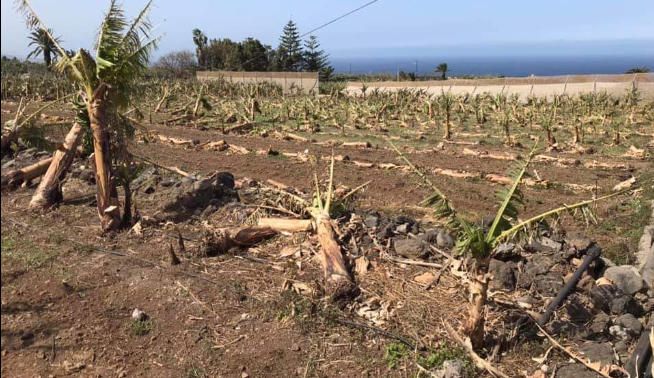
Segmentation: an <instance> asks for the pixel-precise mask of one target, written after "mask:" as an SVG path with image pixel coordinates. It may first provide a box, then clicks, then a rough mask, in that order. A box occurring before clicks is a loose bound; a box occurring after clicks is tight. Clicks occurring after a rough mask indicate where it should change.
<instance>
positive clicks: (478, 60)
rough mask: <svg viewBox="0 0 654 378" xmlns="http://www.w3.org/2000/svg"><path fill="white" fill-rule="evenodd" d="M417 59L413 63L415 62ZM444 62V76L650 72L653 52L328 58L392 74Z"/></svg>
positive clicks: (362, 70)
mask: <svg viewBox="0 0 654 378" xmlns="http://www.w3.org/2000/svg"><path fill="white" fill-rule="evenodd" d="M416 62H417V64H416ZM443 62H445V63H447V65H448V68H449V72H448V76H463V75H475V76H529V75H536V76H554V75H581V74H587V75H592V74H621V73H624V72H625V71H627V70H629V69H631V68H634V67H643V66H645V67H648V68H649V69H650V70H652V71H653V72H654V55H649V54H643V55H629V56H622V55H621V56H600V55H595V56H589V55H586V56H570V55H567V56H559V57H556V56H547V57H542V56H541V57H537V56H505V57H470V56H466V57H448V58H438V57H415V58H409V57H398V58H392V57H379V58H375V57H365V58H364V57H356V58H338V57H336V58H331V64H332V66H333V67H334V69H335V71H336V73H352V74H380V73H386V74H391V75H395V74H396V73H397V71H398V70H400V71H405V72H414V71H415V70H416V67H417V72H418V73H419V74H420V75H424V74H434V68H436V66H437V65H438V64H439V63H443Z"/></svg>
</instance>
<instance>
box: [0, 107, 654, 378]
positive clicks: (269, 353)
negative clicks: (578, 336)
mask: <svg viewBox="0 0 654 378" xmlns="http://www.w3.org/2000/svg"><path fill="white" fill-rule="evenodd" d="M5 110H6V111H5ZM11 110H12V106H11V105H5V104H3V113H2V122H3V123H4V121H5V120H6V119H8V117H11ZM54 114H55V115H63V116H68V114H67V113H66V112H55V113H54ZM147 130H148V132H150V133H155V134H159V135H165V136H168V137H175V138H182V139H197V140H199V142H200V143H204V142H208V141H216V140H220V139H224V140H225V141H226V142H227V143H228V144H233V145H237V146H242V147H245V148H247V149H248V150H250V151H252V152H251V153H247V154H238V153H233V152H227V151H222V152H219V151H205V150H201V149H198V148H195V147H184V146H175V145H171V144H165V143H162V142H156V141H155V142H152V141H151V142H149V143H144V142H143V141H142V139H139V140H138V141H137V142H135V143H134V144H133V146H132V147H131V148H132V151H133V152H134V153H135V154H136V155H137V156H141V157H144V158H147V159H149V160H152V161H156V162H157V163H158V164H160V165H164V166H176V167H178V168H180V169H182V170H185V171H187V172H192V173H198V174H201V175H210V174H212V173H214V172H217V171H228V172H231V173H233V174H234V176H235V177H236V179H237V180H239V179H241V180H242V179H243V178H249V179H252V180H256V181H260V182H265V181H266V180H267V179H274V180H275V181H278V182H281V183H283V184H286V185H289V186H291V187H294V188H296V189H298V190H300V191H302V192H304V193H307V194H308V193H310V192H311V191H312V182H313V181H312V180H313V173H314V172H315V171H316V170H317V171H318V172H321V173H322V172H324V171H325V169H324V167H325V162H324V161H322V160H320V161H319V162H318V164H317V167H312V165H311V164H309V163H307V162H302V161H299V160H296V159H292V158H288V157H283V156H272V155H267V154H258V153H256V151H258V150H269V149H272V150H275V151H280V152H281V151H283V152H295V153H297V152H304V151H305V150H308V151H307V152H308V155H316V156H329V155H330V154H331V153H332V151H333V152H334V154H337V155H347V156H348V157H349V159H350V161H342V162H340V161H339V162H337V163H336V168H335V181H336V184H337V185H346V186H348V187H350V188H354V187H356V186H358V185H361V184H363V183H366V182H368V181H370V184H369V185H368V186H367V187H366V188H365V190H364V191H362V192H361V193H360V194H359V195H358V197H357V201H356V203H355V207H356V209H357V212H358V213H361V214H363V213H364V212H367V211H381V212H383V213H385V214H388V215H398V214H408V215H410V216H412V217H415V218H417V219H419V220H421V221H425V222H431V221H433V218H432V215H431V213H430V212H429V211H427V209H424V208H422V207H420V206H418V205H419V202H420V201H421V200H422V199H423V198H424V197H425V196H426V195H427V194H428V190H427V189H426V188H424V187H423V186H422V185H421V184H420V181H419V180H418V179H416V178H415V177H414V176H413V175H412V174H411V173H410V172H407V171H405V170H402V169H382V168H378V167H372V168H364V167H359V166H357V165H355V164H353V163H352V161H353V160H356V161H362V162H370V163H394V164H397V165H401V164H402V162H401V161H400V160H399V159H398V157H397V154H396V153H394V152H393V151H392V150H390V149H389V148H388V146H387V145H386V144H384V143H380V142H378V141H375V143H373V146H372V147H371V148H353V147H342V146H336V147H334V148H331V147H327V146H321V145H316V144H312V143H303V142H297V141H286V140H280V139H277V138H274V137H273V136H268V137H265V138H264V137H261V136H235V135H223V134H222V133H221V132H220V131H217V130H211V129H210V130H198V129H195V128H191V127H171V126H164V125H163V124H153V125H147ZM326 131H327V130H326ZM302 134H303V135H304V136H307V137H316V138H317V139H348V138H347V137H340V136H338V134H337V131H336V130H334V131H333V133H332V134H327V133H322V134H320V133H319V134H316V135H311V134H307V133H302ZM361 137H363V138H365V137H366V136H365V135H363V136H360V135H359V136H356V138H353V139H357V140H359V139H360V138H361ZM375 137H376V136H375ZM430 138H432V136H431V135H429V134H427V139H426V140H423V141H421V142H420V143H424V144H430V143H432V142H431V139H430ZM473 139H474V138H459V139H457V140H473ZM477 139H479V138H477ZM381 140H383V139H381ZM404 144H405V147H411V146H412V145H413V146H415V144H412V143H408V142H407V143H404ZM464 147H469V146H462V145H446V146H445V148H444V150H437V151H436V150H432V151H430V152H420V151H419V148H417V147H416V148H413V150H415V151H413V152H412V150H411V149H408V150H407V151H408V152H407V153H406V155H407V157H408V158H409V159H410V160H411V161H413V162H414V163H415V164H416V165H418V166H420V167H421V168H422V169H424V170H425V171H428V172H429V171H432V170H433V169H435V168H441V169H451V170H457V171H468V172H481V173H484V174H489V173H493V174H504V173H505V172H506V170H507V168H508V167H509V165H510V162H507V161H502V160H493V159H480V158H477V157H471V156H467V155H464V154H463V153H462V150H463V148H464ZM639 147H641V146H639ZM470 148H473V149H476V150H484V151H488V152H491V153H502V152H512V153H518V154H522V155H524V154H527V153H528V147H522V148H511V149H510V150H508V151H507V149H506V148H504V147H502V146H498V145H496V144H495V145H494V144H486V145H478V146H473V147H470ZM416 151H417V152H416ZM550 155H552V156H563V157H568V158H569V157H574V158H577V159H579V160H580V162H581V163H583V162H585V161H591V160H594V161H598V162H607V163H624V164H627V165H629V166H630V168H629V169H626V170H625V169H590V168H585V167H584V165H583V164H580V165H577V166H570V167H562V166H557V165H553V164H550V163H536V164H534V165H533V166H532V170H534V171H536V174H537V175H538V176H540V177H541V178H542V179H544V180H547V181H548V182H552V183H558V184H561V183H563V184H565V183H574V184H581V185H586V186H594V187H596V188H597V189H596V190H592V191H584V190H577V191H575V190H570V189H569V188H566V187H565V186H562V185H553V186H551V187H550V188H538V187H527V188H525V190H524V192H525V210H524V215H525V216H527V215H531V214H535V213H537V212H540V211H543V210H546V209H549V208H552V207H555V206H559V205H561V204H571V203H573V202H577V201H579V200H583V199H587V198H590V197H591V196H593V194H603V193H607V192H609V191H610V190H611V188H612V187H613V186H614V185H616V184H618V183H619V182H621V181H623V180H625V179H627V178H629V177H630V176H631V175H635V176H636V177H641V176H643V175H645V176H646V175H647V174H648V173H649V174H651V161H640V160H634V159H627V158H616V157H615V156H605V155H601V154H596V155H572V154H569V153H552V154H550ZM79 164H83V162H81V163H78V165H79ZM532 173H533V172H532ZM431 177H432V178H433V179H434V182H435V183H436V184H437V185H438V186H439V187H441V188H442V189H443V191H444V192H445V193H446V194H447V195H448V196H450V197H451V199H452V201H453V203H454V204H455V205H456V206H457V208H458V209H460V210H461V211H463V212H464V213H465V214H466V215H467V216H468V217H469V218H471V219H480V218H481V217H483V216H485V215H487V214H491V213H492V212H493V211H494V210H495V206H496V203H497V201H496V199H495V197H494V192H495V191H496V190H497V189H498V188H499V187H500V186H499V185H497V184H492V183H490V182H488V181H487V180H484V179H477V178H475V179H461V178H454V177H447V176H442V175H432V176H431ZM643 177H644V176H643ZM67 187H68V188H69V189H70V191H69V192H67V194H66V192H65V194H66V199H65V201H64V203H62V204H61V205H60V206H58V207H57V208H56V209H54V210H52V211H50V212H47V213H45V214H33V213H31V212H28V211H27V210H26V209H27V204H28V202H29V199H30V196H31V194H32V191H33V188H32V187H25V188H21V189H19V190H16V191H13V192H6V193H3V194H2V375H3V376H7V377H9V376H16V377H34V376H43V377H45V376H65V375H76V376H103V377H107V376H109V377H111V376H119V377H122V376H143V377H146V376H147V377H155V376H156V377H180V376H182V377H204V376H206V377H235V376H241V377H245V376H251V377H263V376H269V377H277V376H299V377H310V376H318V377H337V376H338V377H341V376H348V377H349V376H375V377H377V376H398V377H404V376H416V374H417V373H418V368H417V366H416V359H417V358H418V357H417V356H419V355H427V354H429V353H430V352H429V351H430V350H438V348H441V347H442V345H443V343H450V344H451V340H450V341H448V340H449V338H448V336H447V333H446V332H445V330H444V328H443V321H444V320H447V321H448V322H450V323H452V324H453V325H455V326H458V325H460V324H461V322H462V321H463V320H464V316H463V315H462V314H464V312H465V309H466V301H467V298H466V290H465V286H463V285H462V284H461V282H460V281H459V279H458V278H457V277H453V276H451V275H449V274H444V275H443V277H442V280H441V281H440V283H439V284H438V285H435V286H433V287H432V288H431V289H429V290H424V288H423V285H421V284H418V283H416V282H415V281H414V280H413V277H415V276H416V275H418V274H421V273H424V272H427V271H431V272H434V271H435V270H434V269H430V268H424V267H417V266H411V265H398V264H393V263H391V262H388V261H384V260H381V259H379V258H378V256H379V252H378V251H375V248H374V247H373V246H372V245H366V246H362V250H361V251H358V252H354V251H349V254H350V257H356V256H357V254H358V255H361V256H363V255H365V256H367V257H368V258H369V260H370V262H371V266H370V269H369V271H368V273H367V274H365V275H360V276H359V275H357V277H356V279H357V284H358V285H359V287H360V288H361V291H362V296H361V298H360V299H359V300H358V303H357V304H356V305H352V304H350V305H346V306H344V307H343V306H341V307H339V306H337V305H335V304H332V303H330V302H329V301H328V300H326V299H324V298H323V297H322V296H321V295H320V290H321V285H322V284H321V281H322V273H321V271H320V265H319V263H318V262H317V261H316V259H315V258H314V256H315V251H317V241H316V240H315V239H314V237H313V236H311V235H304V234H301V235H291V236H289V235H280V236H278V237H275V238H274V239H272V240H270V241H268V242H266V243H264V244H262V245H260V246H257V247H255V248H250V249H249V250H247V251H245V250H239V251H234V252H233V253H229V254H226V255H222V256H218V257H212V258H202V257H199V256H196V255H194V254H193V253H192V252H191V251H192V250H194V249H195V248H196V247H197V245H198V243H197V241H198V240H199V238H200V237H201V235H202V230H203V226H202V220H203V219H201V218H199V217H198V216H195V217H190V218H188V219H186V220H183V221H180V222H178V223H177V224H172V223H165V222H150V223H144V227H143V234H142V236H139V235H136V234H135V233H133V232H122V233H118V234H116V235H113V236H100V228H99V222H98V219H97V214H96V209H95V206H94V204H93V200H94V199H93V193H94V186H93V185H90V184H88V183H85V182H83V181H81V180H79V179H77V178H71V179H70V180H69V182H68V183H67ZM242 200H243V203H245V204H246V205H253V206H255V207H256V205H257V202H256V198H247V197H243V198H242ZM248 201H251V202H248ZM136 202H137V204H138V207H139V211H140V212H141V213H142V214H143V215H145V216H149V217H152V216H153V215H155V214H156V213H157V211H159V210H160V205H161V203H160V202H159V199H158V198H157V197H148V196H147V195H145V194H142V193H139V194H137V197H136ZM239 209H240V210H239ZM238 211H242V209H241V208H231V207H225V208H223V209H220V210H219V211H218V212H217V213H215V214H214V215H212V216H211V217H210V218H208V219H207V221H208V222H210V224H211V226H213V227H228V226H235V225H238V222H235V221H234V219H235V218H237V217H236V215H238V214H236V213H237V212H238ZM637 211H639V210H638V209H635V208H634V206H633V204H632V199H629V198H627V199H625V198H618V199H615V200H611V201H608V202H606V203H603V204H602V205H600V206H599V207H598V208H597V214H598V216H599V218H600V219H601V220H602V221H601V223H600V225H599V226H591V227H588V228H586V227H583V225H581V226H580V225H578V224H575V223H573V222H570V221H569V220H568V221H565V222H564V223H563V226H564V228H565V229H566V230H567V231H568V232H570V233H580V234H583V235H586V236H588V237H590V238H591V239H594V240H596V241H598V243H599V244H600V245H602V246H603V247H604V248H605V250H608V251H612V252H611V253H615V258H624V259H625V261H627V260H628V259H629V258H630V257H629V256H630V253H631V251H633V249H634V248H635V247H636V245H634V244H633V243H634V235H633V232H635V231H634V230H638V229H639V228H640V227H641V225H640V224H638V221H633V219H634V214H635V212H637ZM177 229H179V230H180V231H181V233H182V234H183V235H184V236H185V237H187V238H188V239H189V240H188V241H187V243H186V246H187V250H188V251H187V252H186V253H183V252H180V251H179V250H178V252H177V253H178V256H179V257H180V259H181V260H182V264H181V265H178V266H170V264H169V263H168V249H169V246H170V245H171V244H173V245H175V248H176V250H177V247H176V245H177V241H176V239H175V235H176V234H177V231H176V230H177ZM289 247H296V248H299V249H300V252H296V253H295V254H293V255H292V256H287V255H285V254H284V253H282V252H283V251H284V250H285V248H289ZM295 284H302V285H298V286H294V285H295ZM303 285H305V286H303ZM306 287H308V288H310V289H311V291H313V293H312V294H311V293H307V292H302V290H303V288H304V289H305V288H306ZM294 288H295V289H294ZM366 301H372V302H376V304H375V306H371V307H372V308H373V309H374V310H375V311H377V312H380V311H379V308H385V309H387V312H388V314H387V316H386V318H385V319H384V322H383V323H382V324H378V325H376V324H374V323H371V322H370V321H368V320H369V319H366V318H364V317H362V316H360V315H357V310H358V309H360V308H361V307H362V305H363V304H364V303H366ZM498 306H499V305H497V304H495V305H492V307H493V311H495V310H497V311H500V310H501V311H517V310H511V309H502V308H499V307H498ZM135 308H138V309H141V310H143V311H145V313H146V314H147V315H148V321H146V322H138V323H137V322H134V321H133V320H132V318H131V314H132V311H133V310H134V309H135ZM373 312H374V311H373ZM516 313H517V312H516ZM490 324H491V325H492V327H493V329H495V330H496V332H494V334H500V333H501V332H502V330H503V325H502V324H499V323H495V322H494V320H493V318H492V317H491V320H490ZM366 326H367V327H366ZM382 329H383V330H384V331H385V332H386V333H382V332H380V330H382ZM398 337H402V338H405V339H408V340H411V341H412V342H413V343H415V344H416V345H418V346H419V347H420V348H421V350H422V351H421V352H420V353H418V354H414V353H413V352H412V351H410V350H408V351H404V352H401V353H399V357H398V358H395V357H393V356H392V355H389V350H392V349H393V348H395V346H396V345H398V344H401V341H399V340H398ZM548 347H549V344H548V342H547V341H545V340H543V339H541V338H538V337H535V335H533V334H531V333H530V332H526V331H525V334H524V337H522V338H521V339H520V345H511V346H510V348H508V349H507V350H506V351H505V352H504V354H503V355H502V356H501V359H500V361H499V362H497V364H496V365H497V366H498V367H499V368H501V369H502V370H503V371H504V372H506V373H507V374H509V375H510V376H524V374H531V373H533V372H534V371H536V370H537V369H538V368H539V366H540V365H539V364H538V363H536V362H534V361H533V360H531V357H538V356H541V355H542V354H543V353H544V351H545V350H546V349H547V348H548ZM400 350H403V349H401V348H400ZM557 353H559V352H557V351H553V352H552V356H553V357H552V361H551V362H552V363H556V361H564V360H565V357H564V356H563V355H560V354H557ZM391 354H392V353H391ZM460 357H461V358H463V353H460ZM418 362H420V361H419V360H418ZM484 375H485V373H484V372H481V371H476V372H475V373H474V376H484Z"/></svg>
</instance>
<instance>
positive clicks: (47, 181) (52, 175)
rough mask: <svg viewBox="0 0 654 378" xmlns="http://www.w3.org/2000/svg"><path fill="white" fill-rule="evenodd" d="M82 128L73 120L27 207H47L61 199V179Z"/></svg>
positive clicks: (66, 170) (70, 161)
mask: <svg viewBox="0 0 654 378" xmlns="http://www.w3.org/2000/svg"><path fill="white" fill-rule="evenodd" d="M82 135H84V129H83V128H82V125H81V124H79V123H77V122H75V123H74V124H73V127H71V129H70V131H69V132H68V134H67V135H66V138H65V139H64V143H63V145H61V146H60V148H58V149H57V151H55V153H54V154H53V156H52V162H51V163H50V165H49V167H48V170H47V171H46V173H45V175H44V176H43V179H42V180H41V182H40V183H39V186H38V187H37V188H36V191H35V192H34V195H33V196H32V200H31V201H30V204H29V207H30V208H32V209H47V208H50V207H52V206H53V205H54V204H56V203H57V202H59V201H61V200H62V199H63V196H62V193H61V181H62V180H63V179H64V177H66V173H67V172H68V169H69V168H70V165H71V164H72V162H73V159H74V158H75V152H76V151H77V146H78V144H79V142H80V141H81V140H82Z"/></svg>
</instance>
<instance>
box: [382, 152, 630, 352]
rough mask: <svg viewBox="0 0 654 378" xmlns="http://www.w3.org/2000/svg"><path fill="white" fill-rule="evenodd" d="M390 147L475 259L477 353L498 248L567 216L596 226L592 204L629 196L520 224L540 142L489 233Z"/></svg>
mask: <svg viewBox="0 0 654 378" xmlns="http://www.w3.org/2000/svg"><path fill="white" fill-rule="evenodd" d="M389 143H390V145H391V147H392V148H393V149H395V151H396V152H397V153H398V154H399V156H400V158H401V159H403V160H404V161H405V162H406V163H407V164H408V166H409V167H410V168H411V170H412V171H413V172H414V173H415V174H417V175H418V176H419V177H420V178H421V179H422V180H423V181H424V182H425V183H426V184H427V185H428V187H429V188H431V189H432V194H431V195H430V196H429V197H428V198H427V199H425V200H424V201H423V204H425V205H429V206H431V207H432V208H434V212H435V216H436V218H439V219H442V220H444V221H445V224H446V227H448V228H449V229H450V230H451V231H453V232H454V233H455V235H456V246H455V250H456V252H457V254H459V255H462V254H466V255H469V256H470V257H472V259H473V266H472V269H471V272H470V281H469V291H470V294H471V301H470V305H469V310H468V319H467V321H466V323H465V326H464V331H465V334H466V335H467V337H469V339H470V341H471V343H472V345H473V347H474V348H475V349H480V348H482V347H483V342H484V323H485V318H484V306H485V304H486V298H487V292H488V280H489V278H490V277H489V275H488V273H487V272H488V264H489V262H490V259H491V257H492V256H493V255H494V252H495V251H496V250H497V248H498V246H499V245H500V244H502V243H504V242H508V241H510V240H512V239H515V238H525V237H530V236H531V235H532V231H533V230H534V229H535V227H536V226H538V225H541V224H543V223H544V222H546V221H548V220H552V219H556V218H557V217H560V216H561V215H563V214H565V213H569V214H573V215H581V217H582V218H583V219H584V221H586V222H594V221H596V218H595V216H594V215H593V213H592V210H591V205H592V204H594V203H596V202H598V201H602V200H607V199H609V198H612V197H615V196H618V195H620V194H623V193H625V191H622V192H615V193H611V194H608V195H605V196H602V197H597V198H592V199H589V200H585V201H581V202H577V203H575V204H572V205H565V204H564V205H561V206H559V207H557V208H555V209H552V210H549V211H546V212H544V213H541V214H538V215H536V216H533V217H530V218H528V219H526V220H520V219H519V217H518V215H519V210H518V207H519V206H520V205H522V204H523V203H524V197H523V194H522V192H521V191H520V184H521V183H522V180H523V178H524V177H525V176H526V175H527V168H528V167H529V165H530V163H531V161H532V160H533V158H534V156H535V154H536V151H537V148H538V141H536V142H535V143H534V146H533V147H532V149H531V151H530V153H529V155H528V156H527V158H526V159H525V160H524V161H523V162H521V163H519V164H517V165H516V166H515V167H513V168H512V169H511V170H510V177H511V184H510V185H508V186H507V187H505V188H503V189H501V190H499V191H498V192H497V197H498V200H499V207H498V210H497V213H496V214H495V218H494V219H493V222H492V224H491V226H490V227H489V228H488V229H485V228H484V227H483V226H482V222H481V221H479V222H469V221H468V220H466V219H464V218H463V217H461V216H460V215H459V213H458V212H457V211H456V210H455V208H454V206H453V205H452V203H451V201H450V199H449V198H448V197H447V196H446V195H445V194H444V193H443V192H442V191H441V190H440V189H439V188H437V187H436V186H435V185H434V184H433V183H432V182H431V180H429V178H428V177H427V176H426V175H425V174H424V173H422V172H420V170H419V169H417V168H416V166H415V165H413V164H412V163H411V162H410V161H409V159H408V158H407V157H406V156H405V155H404V154H402V152H400V150H399V149H398V148H397V147H395V145H394V144H393V143H392V142H390V141H389Z"/></svg>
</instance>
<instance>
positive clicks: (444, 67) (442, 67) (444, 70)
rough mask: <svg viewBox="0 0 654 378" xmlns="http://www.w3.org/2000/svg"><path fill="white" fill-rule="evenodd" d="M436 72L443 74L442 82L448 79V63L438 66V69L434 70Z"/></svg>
mask: <svg viewBox="0 0 654 378" xmlns="http://www.w3.org/2000/svg"><path fill="white" fill-rule="evenodd" d="M434 71H435V72H440V74H441V80H445V79H447V71H448V68H447V63H441V64H439V65H438V66H436V69H435V70H434Z"/></svg>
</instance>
